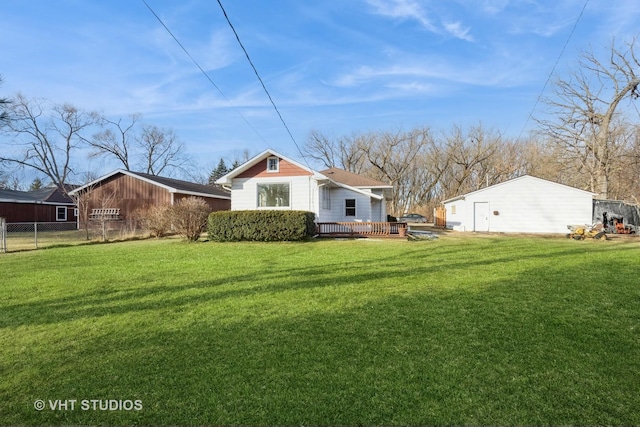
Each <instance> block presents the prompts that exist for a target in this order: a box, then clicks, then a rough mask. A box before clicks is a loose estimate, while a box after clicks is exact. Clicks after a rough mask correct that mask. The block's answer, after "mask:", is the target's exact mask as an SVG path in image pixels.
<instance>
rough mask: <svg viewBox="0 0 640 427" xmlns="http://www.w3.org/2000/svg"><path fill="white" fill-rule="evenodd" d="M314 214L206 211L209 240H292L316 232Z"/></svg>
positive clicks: (298, 212)
mask: <svg viewBox="0 0 640 427" xmlns="http://www.w3.org/2000/svg"><path fill="white" fill-rule="evenodd" d="M314 221H315V214H314V213H313V212H307V211H277V210H265V211H218V212H212V213H211V214H210V215H209V220H208V223H207V232H208V234H209V240H214V241H217V242H235V241H240V240H253V241H260V242H269V241H294V240H303V239H306V238H308V237H311V236H313V235H314V234H315V233H316V225H315V222H314Z"/></svg>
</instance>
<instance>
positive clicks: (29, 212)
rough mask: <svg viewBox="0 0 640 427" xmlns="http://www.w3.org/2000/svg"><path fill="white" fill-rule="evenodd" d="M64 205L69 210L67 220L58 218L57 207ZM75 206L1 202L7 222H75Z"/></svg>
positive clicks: (0, 208) (3, 215) (2, 214)
mask: <svg viewBox="0 0 640 427" xmlns="http://www.w3.org/2000/svg"><path fill="white" fill-rule="evenodd" d="M62 206H64V207H65V209H66V210H67V220H66V221H58V220H57V215H56V213H57V208H58V207H62ZM74 212H75V206H69V205H68V204H66V203H60V204H55V203H47V204H43V203H12V202H0V218H5V220H6V221H7V223H15V222H73V223H75V221H76V217H75V213H74Z"/></svg>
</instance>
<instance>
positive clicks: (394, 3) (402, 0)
mask: <svg viewBox="0 0 640 427" xmlns="http://www.w3.org/2000/svg"><path fill="white" fill-rule="evenodd" d="M365 1H366V2H367V3H368V4H369V5H370V6H372V7H373V8H374V9H375V13H376V14H378V15H382V16H388V17H390V18H399V19H413V20H415V21H418V22H419V23H420V24H421V25H422V26H423V27H425V28H426V29H428V30H429V31H433V32H438V30H437V28H436V27H435V26H434V25H433V24H432V23H431V21H430V20H429V18H428V17H427V16H426V13H425V12H424V10H423V9H422V7H421V6H420V4H419V3H418V2H417V1H415V0H365Z"/></svg>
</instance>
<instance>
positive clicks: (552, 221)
mask: <svg viewBox="0 0 640 427" xmlns="http://www.w3.org/2000/svg"><path fill="white" fill-rule="evenodd" d="M592 199H593V196H592V195H591V193H588V192H586V191H582V190H579V189H575V188H571V187H567V186H564V185H561V184H557V183H554V182H550V181H545V180H542V179H538V178H534V177H529V176H525V177H521V178H517V179H514V180H511V181H507V182H505V183H502V184H498V185H495V186H492V187H488V188H486V189H484V190H480V191H477V192H474V193H470V194H468V195H466V196H465V198H464V199H459V200H454V201H451V202H448V203H446V204H445V208H446V210H447V212H446V221H447V228H452V229H454V230H460V231H484V230H478V227H479V226H478V225H477V224H476V221H477V218H476V216H475V214H476V209H479V208H480V206H482V207H483V208H484V207H485V206H488V219H487V220H488V231H491V232H507V233H508V232H525V233H566V232H567V225H569V224H589V223H591V216H592V203H593V201H592ZM482 203H487V204H488V205H480V204H482ZM454 206H455V208H454ZM454 210H455V213H454Z"/></svg>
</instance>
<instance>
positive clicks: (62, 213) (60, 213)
mask: <svg viewBox="0 0 640 427" xmlns="http://www.w3.org/2000/svg"><path fill="white" fill-rule="evenodd" d="M66 220H67V207H66V206H56V221H66Z"/></svg>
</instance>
